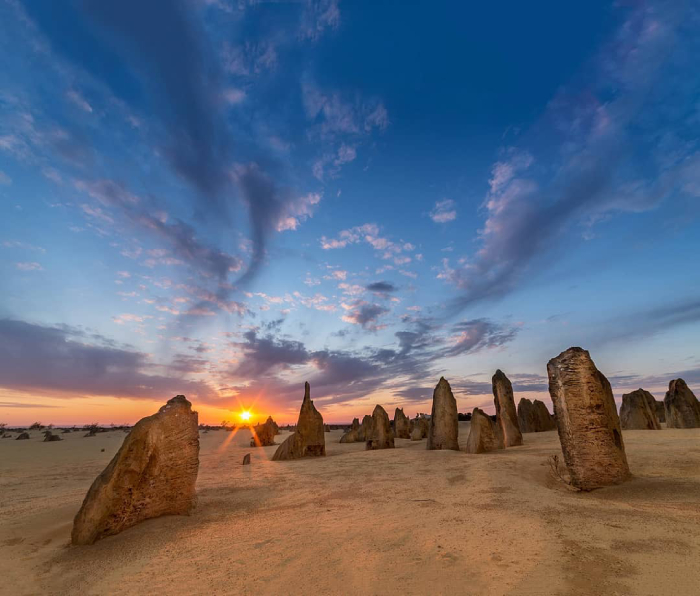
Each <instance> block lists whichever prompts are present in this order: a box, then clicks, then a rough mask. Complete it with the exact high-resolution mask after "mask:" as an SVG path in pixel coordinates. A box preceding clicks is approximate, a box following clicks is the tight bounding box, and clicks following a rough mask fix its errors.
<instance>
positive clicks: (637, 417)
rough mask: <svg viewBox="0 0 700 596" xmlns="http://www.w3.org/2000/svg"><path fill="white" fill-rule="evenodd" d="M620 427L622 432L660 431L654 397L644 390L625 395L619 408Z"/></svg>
mask: <svg viewBox="0 0 700 596" xmlns="http://www.w3.org/2000/svg"><path fill="white" fill-rule="evenodd" d="M652 404H653V405H652ZM652 408H653V409H652ZM620 427H621V428H622V429H623V430H660V429H661V425H660V424H659V421H658V420H657V418H656V400H655V399H654V396H653V395H652V394H651V393H649V392H648V391H644V389H637V390H636V391H633V392H632V393H625V394H624V395H623V396H622V405H621V406H620Z"/></svg>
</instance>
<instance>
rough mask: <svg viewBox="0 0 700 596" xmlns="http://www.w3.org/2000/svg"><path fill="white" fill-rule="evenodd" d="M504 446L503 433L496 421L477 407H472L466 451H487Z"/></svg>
mask: <svg viewBox="0 0 700 596" xmlns="http://www.w3.org/2000/svg"><path fill="white" fill-rule="evenodd" d="M504 448H505V445H504V443H503V434H502V432H501V429H500V428H499V427H498V423H497V422H494V421H493V420H492V419H491V416H489V415H487V414H485V413H484V412H483V411H482V410H480V409H479V408H474V411H473V412H472V419H471V422H470V424H469V437H468V438H467V450H466V451H467V453H487V452H489V451H495V450H497V449H504Z"/></svg>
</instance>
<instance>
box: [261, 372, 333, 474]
mask: <svg viewBox="0 0 700 596" xmlns="http://www.w3.org/2000/svg"><path fill="white" fill-rule="evenodd" d="M320 455H326V438H325V435H324V430H323V416H321V413H320V412H319V411H318V410H317V409H316V408H315V407H314V402H312V401H311V390H310V388H309V384H308V383H304V401H302V403H301V410H300V411H299V420H298V421H297V428H296V430H295V431H294V433H293V434H292V435H290V436H289V437H288V438H287V439H286V440H285V442H284V443H282V444H281V445H280V446H279V447H278V448H277V451H275V454H274V455H273V456H272V461H285V460H290V459H300V458H302V457H315V456H320Z"/></svg>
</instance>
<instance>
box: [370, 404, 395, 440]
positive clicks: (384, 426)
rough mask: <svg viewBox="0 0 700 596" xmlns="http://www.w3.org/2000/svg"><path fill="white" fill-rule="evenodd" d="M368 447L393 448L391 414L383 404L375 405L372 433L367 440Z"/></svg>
mask: <svg viewBox="0 0 700 596" xmlns="http://www.w3.org/2000/svg"><path fill="white" fill-rule="evenodd" d="M366 448H367V449H393V448H394V433H393V431H392V430H391V422H390V421H389V415H388V414H387V413H386V410H384V408H382V406H379V405H378V406H375V408H374V412H372V434H371V436H370V438H369V439H367V442H366Z"/></svg>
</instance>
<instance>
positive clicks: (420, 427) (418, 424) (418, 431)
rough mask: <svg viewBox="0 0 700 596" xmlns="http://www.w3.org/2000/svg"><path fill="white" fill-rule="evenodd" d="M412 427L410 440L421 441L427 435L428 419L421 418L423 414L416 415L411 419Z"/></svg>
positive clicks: (428, 428)
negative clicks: (416, 416)
mask: <svg viewBox="0 0 700 596" xmlns="http://www.w3.org/2000/svg"><path fill="white" fill-rule="evenodd" d="M411 423H412V425H413V429H412V430H411V441H421V440H423V439H425V438H426V437H427V436H428V431H429V430H430V420H428V419H427V418H423V416H418V418H415V419H414V420H411Z"/></svg>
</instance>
